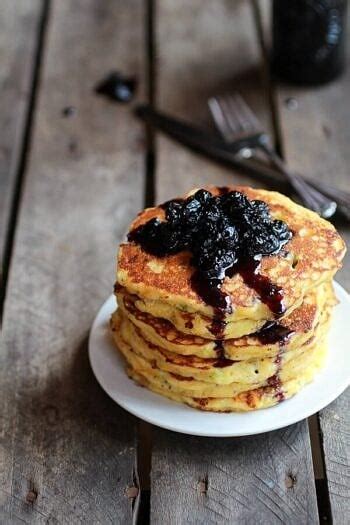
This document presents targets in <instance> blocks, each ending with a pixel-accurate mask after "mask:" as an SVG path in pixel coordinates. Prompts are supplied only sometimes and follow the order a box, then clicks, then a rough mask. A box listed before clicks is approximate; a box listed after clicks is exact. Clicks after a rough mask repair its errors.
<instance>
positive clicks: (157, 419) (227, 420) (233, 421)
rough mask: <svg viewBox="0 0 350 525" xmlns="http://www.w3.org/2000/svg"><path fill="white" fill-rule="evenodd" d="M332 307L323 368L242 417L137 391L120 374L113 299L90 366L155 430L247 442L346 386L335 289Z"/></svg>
mask: <svg viewBox="0 0 350 525" xmlns="http://www.w3.org/2000/svg"><path fill="white" fill-rule="evenodd" d="M334 286H335V292H336V295H337V297H338V299H339V301H340V302H339V304H338V305H337V306H336V307H335V312H334V316H333V322H332V327H331V332H330V338H329V353H328V360H327V364H326V366H325V367H324V368H323V370H322V371H321V372H320V373H319V374H318V376H317V377H316V378H315V380H314V381H313V382H312V383H311V384H309V385H307V386H306V387H305V388H303V390H301V392H300V393H298V394H297V395H295V396H294V397H292V398H291V399H288V400H286V401H284V402H283V403H280V404H279V405H277V406H275V407H272V408H266V409H263V410H257V411H255V412H246V413H230V414H219V413H213V412H202V411H200V410H196V409H194V408H190V407H188V406H186V405H182V404H180V403H176V402H174V401H170V400H168V399H166V398H164V397H162V396H160V395H158V394H154V393H153V392H150V391H149V390H147V389H146V388H141V387H140V386H138V385H136V384H135V383H134V382H133V381H132V380H131V379H129V378H128V376H127V375H126V373H125V365H124V361H123V358H122V357H121V356H120V355H119V353H118V351H117V350H116V348H115V347H114V344H113V342H112V337H111V335H110V332H109V318H110V315H111V313H112V312H113V311H114V310H115V308H116V302H115V297H114V296H113V295H112V296H111V297H109V299H107V301H106V302H105V303H104V305H103V306H102V307H101V309H100V311H99V312H98V314H97V316H96V319H95V321H94V323H93V325H92V328H91V332H90V340H89V356H90V363H91V366H92V369H93V371H94V374H95V376H96V378H97V381H98V382H99V383H100V385H101V386H102V388H103V389H104V390H105V391H106V392H107V394H108V395H109V396H110V397H111V398H112V399H113V400H114V401H116V402H117V403H118V404H119V405H121V406H122V407H123V408H125V410H127V411H128V412H131V414H134V415H135V416H138V417H140V418H141V419H144V420H145V421H148V422H149V423H152V424H154V425H157V426H159V427H163V428H167V429H169V430H174V431H175V432H182V433H184V434H193V435H197V436H213V437H228V436H248V435H251V434H260V433H261V432H268V431H270V430H275V429H277V428H282V427H285V426H287V425H291V424H292V423H296V422H297V421H300V420H302V419H304V418H306V417H308V416H311V415H312V414H314V413H315V412H318V411H319V410H321V409H322V408H324V407H325V406H326V405H328V404H329V403H331V402H332V401H333V400H334V399H336V398H337V397H338V396H339V395H340V394H341V393H342V392H343V391H344V390H345V389H346V387H347V386H348V385H349V383H350V359H349V348H350V330H349V322H350V296H349V295H348V293H347V292H346V291H345V290H344V288H342V287H341V286H340V285H339V284H338V283H334Z"/></svg>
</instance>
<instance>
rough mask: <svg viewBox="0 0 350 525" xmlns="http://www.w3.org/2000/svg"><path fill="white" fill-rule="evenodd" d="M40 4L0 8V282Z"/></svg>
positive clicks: (20, 1)
mask: <svg viewBox="0 0 350 525" xmlns="http://www.w3.org/2000/svg"><path fill="white" fill-rule="evenodd" d="M42 8H43V2H42V1H41V0H33V1H32V2H28V0H17V1H16V2H13V1H12V0H3V1H2V2H1V8H0V14H1V16H0V62H1V69H0V128H1V138H0V261H1V274H0V284H1V282H2V275H3V256H4V250H5V243H6V238H7V234H8V226H9V220H10V215H11V207H12V204H13V197H14V195H15V191H16V182H17V177H18V171H19V168H20V163H21V156H22V151H23V140H24V136H25V128H26V119H27V116H28V112H29V108H30V102H31V87H32V81H33V76H34V70H35V54H36V45H37V41H38V35H39V26H40V19H41V15H42Z"/></svg>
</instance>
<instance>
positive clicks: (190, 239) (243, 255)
mask: <svg viewBox="0 0 350 525" xmlns="http://www.w3.org/2000/svg"><path fill="white" fill-rule="evenodd" d="M217 192H218V195H215V196H214V195H212V194H211V193H210V192H208V191H206V190H199V191H197V192H196V193H195V194H194V195H192V196H191V197H188V198H187V199H174V200H171V201H167V202H165V203H164V204H162V205H161V208H162V209H164V211H165V219H166V220H165V221H162V220H160V219H159V218H153V219H151V220H149V221H148V222H147V223H145V224H142V225H141V226H139V227H137V228H136V229H134V230H133V231H131V232H130V233H129V235H128V240H129V241H133V242H136V243H138V244H140V245H141V247H142V248H143V249H144V250H145V251H147V252H148V253H151V254H153V255H156V256H158V257H165V256H168V255H172V254H176V253H179V252H181V251H190V252H191V253H192V260H191V264H192V265H193V266H194V268H195V271H194V273H193V275H192V277H191V286H192V289H193V290H194V291H195V292H196V293H197V295H198V296H199V297H200V298H201V299H202V300H203V301H204V302H205V304H207V305H209V306H212V308H213V310H214V317H213V321H212V324H211V326H210V331H211V333H212V334H213V335H214V336H215V340H216V348H217V352H218V356H219V363H222V366H228V365H229V364H231V363H232V361H231V360H228V359H226V358H225V356H224V349H223V343H222V341H223V339H224V330H225V317H226V315H227V314H229V313H231V312H232V304H231V297H230V296H229V295H228V294H226V293H225V292H224V291H223V290H222V285H223V282H224V279H225V277H226V276H227V277H232V276H233V275H234V274H236V273H239V274H240V275H241V276H242V278H243V281H244V282H245V284H246V285H247V286H249V287H250V288H252V289H253V290H254V291H255V292H256V294H257V295H258V296H259V298H260V299H261V301H262V302H263V303H265V304H266V305H267V306H268V308H269V309H270V310H271V312H272V313H273V314H274V315H275V317H279V316H281V315H282V314H283V313H284V311H285V306H284V304H283V290H282V289H281V288H279V287H278V286H277V285H275V284H273V283H272V282H271V281H270V279H269V278H268V277H266V276H264V275H262V274H261V273H260V272H259V270H260V267H261V260H262V257H263V256H270V255H277V254H278V253H280V252H281V251H282V248H283V247H284V246H285V245H286V243H287V242H288V241H289V240H290V239H291V237H292V232H291V231H290V230H289V228H288V226H287V225H286V224H285V223H284V222H283V221H280V220H276V219H273V218H272V217H271V215H270V211H269V208H268V205H267V204H266V203H265V202H263V201H259V200H252V201H250V200H249V199H248V198H247V197H246V196H245V195H244V194H243V193H240V192H238V191H230V189H229V188H228V187H222V188H218V189H217ZM280 335H281V334H280ZM261 337H264V335H262V336H261ZM265 337H268V335H266V334H265ZM270 337H271V334H270ZM281 337H282V335H281ZM218 366H221V365H218Z"/></svg>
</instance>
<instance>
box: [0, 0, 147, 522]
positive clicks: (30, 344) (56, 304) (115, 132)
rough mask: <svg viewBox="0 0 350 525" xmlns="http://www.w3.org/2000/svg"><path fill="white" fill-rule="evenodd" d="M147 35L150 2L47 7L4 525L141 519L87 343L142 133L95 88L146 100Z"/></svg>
mask: <svg viewBox="0 0 350 525" xmlns="http://www.w3.org/2000/svg"><path fill="white" fill-rule="evenodd" d="M143 24H144V6H143V2H142V0H132V1H130V2H127V3H126V2H122V1H117V2H115V1H108V2H103V3H101V2H100V1H99V0H69V1H66V2H61V1H60V0H54V1H53V2H51V13H50V23H49V28H48V40H47V48H46V52H45V59H44V64H43V71H42V79H41V84H40V95H39V100H38V109H37V114H36V119H35V129H34V136H33V141H32V144H33V146H32V151H31V156H30V160H29V168H28V173H27V174H26V182H25V188H24V194H23V199H22V208H21V212H20V217H19V225H18V230H17V235H16V242H15V248H14V254H13V262H12V265H11V270H10V276H9V287H8V295H7V300H6V305H5V314H4V325H3V333H4V348H3V349H2V352H1V365H0V374H1V380H0V385H1V393H0V398H1V405H2V409H1V418H2V425H1V427H2V432H1V437H0V439H1V441H0V479H1V485H0V508H1V511H0V516H1V518H0V521H2V522H3V523H17V522H22V521H24V522H25V523H53V522H55V523H82V522H83V523H112V522H113V523H128V522H131V520H132V517H133V515H134V514H135V508H134V509H133V503H134V501H135V500H134V498H131V497H130V498H129V497H128V495H129V496H132V495H135V494H133V491H131V492H130V491H129V492H128V491H127V487H128V486H130V485H133V484H134V479H133V471H134V466H135V457H136V447H135V428H134V426H135V420H134V418H132V417H131V416H129V415H128V414H126V413H125V412H124V411H123V410H122V409H120V408H119V407H118V406H117V405H115V404H114V403H113V402H112V401H111V400H109V399H108V397H107V396H106V395H105V394H104V393H103V392H102V390H101V389H100V387H99V386H98V385H97V383H96V380H95V379H94V377H93V374H92V372H91V369H90V367H89V363H88V356H87V336H88V331H89V328H90V325H91V321H92V319H93V317H94V314H95V312H96V310H97V309H98V307H99V305H100V304H101V302H102V301H103V300H104V299H105V298H106V297H107V296H108V294H110V293H111V291H112V289H113V281H114V271H115V269H114V266H115V262H114V261H115V252H116V247H117V242H118V241H119V240H120V239H121V238H122V236H123V233H124V231H125V229H126V226H127V224H128V222H129V221H130V219H131V218H132V217H133V216H134V215H135V213H136V211H137V210H138V209H140V208H141V207H142V200H143V186H144V151H143V150H144V148H143V146H142V141H141V138H142V135H143V130H142V128H141V127H140V126H139V124H138V123H137V122H136V121H135V120H134V119H133V117H132V116H131V112H130V107H128V106H122V105H119V106H118V105H116V104H113V103H112V102H110V101H107V100H106V99H104V98H101V97H98V96H97V95H95V94H94V91H93V88H94V85H95V84H96V82H98V81H99V80H100V79H101V77H103V76H104V75H105V74H106V73H108V72H109V71H110V70H111V69H119V70H121V71H123V72H125V73H126V74H131V75H136V76H137V77H138V78H139V81H140V85H139V93H140V94H141V95H142V91H143V72H144V64H143V60H144V50H143V43H144V34H143ZM67 106H72V107H74V108H75V112H73V114H72V115H71V116H70V117H64V116H63V114H62V110H63V108H65V107H67Z"/></svg>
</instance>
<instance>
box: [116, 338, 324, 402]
mask: <svg viewBox="0 0 350 525" xmlns="http://www.w3.org/2000/svg"><path fill="white" fill-rule="evenodd" d="M114 337H115V339H116V341H117V345H118V348H119V350H120V351H121V353H122V354H123V355H124V357H125V358H126V360H127V362H128V363H129V367H128V369H127V372H128V375H129V376H130V377H131V378H132V379H134V380H135V381H136V382H137V383H139V384H140V385H142V386H147V388H149V389H150V390H152V391H153V392H156V393H159V394H161V395H164V396H166V397H168V398H170V399H173V400H175V401H179V402H183V403H186V404H188V405H190V406H193V407H195V408H199V409H201V410H213V411H219V412H220V411H224V412H227V411H235V410H237V411H246V410H253V409H259V408H267V407H269V406H273V405H275V404H277V403H278V402H279V401H280V400H281V396H282V395H283V399H287V398H289V397H291V396H292V395H294V394H295V393H296V392H298V390H300V388H302V386H304V385H305V384H307V383H308V382H310V381H311V380H312V379H313V377H314V375H315V373H316V372H317V371H318V370H319V368H320V367H321V366H322V364H323V361H324V358H325V354H326V344H325V342H324V341H321V342H320V343H318V344H317V345H315V347H314V348H313V350H312V352H311V354H312V362H311V363H309V364H308V366H306V367H305V366H303V363H300V366H299V367H298V369H297V370H295V372H296V373H297V375H296V376H294V377H293V376H292V375H291V374H284V375H283V371H282V370H283V368H282V370H281V372H280V376H281V377H280V378H279V379H278V381H277V380H276V379H275V378H276V376H271V377H270V378H268V379H267V380H266V381H260V382H259V381H257V382H256V383H254V384H245V383H231V384H228V385H216V384H211V383H203V382H201V381H198V380H195V379H193V378H187V379H186V378H183V377H181V376H178V375H176V374H172V373H169V372H165V371H163V370H160V369H158V368H157V367H156V366H155V365H154V364H153V366H152V364H151V363H149V362H148V361H147V360H146V359H144V358H143V357H141V356H139V355H137V354H135V353H134V352H133V350H132V349H131V347H130V346H129V345H128V344H127V343H126V342H125V340H124V339H123V337H122V336H121V332H120V330H116V331H115V332H114ZM271 379H272V380H271Z"/></svg>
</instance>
